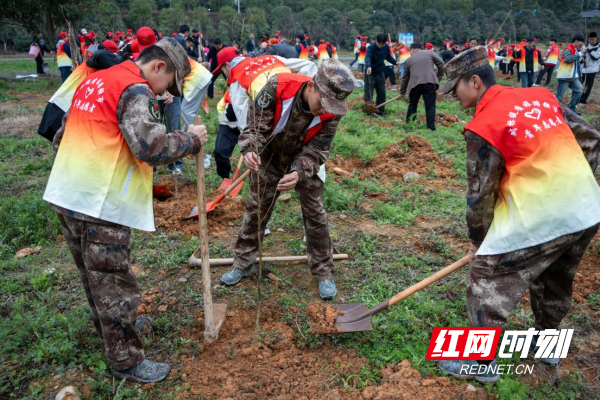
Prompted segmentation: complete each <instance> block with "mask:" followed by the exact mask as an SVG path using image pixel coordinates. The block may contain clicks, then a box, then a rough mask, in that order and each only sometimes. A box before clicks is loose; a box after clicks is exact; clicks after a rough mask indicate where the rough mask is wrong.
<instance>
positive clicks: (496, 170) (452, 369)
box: [438, 47, 600, 383]
mask: <svg viewBox="0 0 600 400" xmlns="http://www.w3.org/2000/svg"><path fill="white" fill-rule="evenodd" d="M446 70H447V72H448V83H447V84H446V86H445V87H444V88H443V89H442V90H441V91H440V92H441V93H442V94H446V93H449V92H452V96H453V97H454V98H456V99H457V100H458V101H459V103H460V105H461V106H462V107H463V108H475V115H474V117H473V119H472V120H471V121H470V122H469V123H467V125H466V126H465V128H464V131H463V134H464V136H465V139H466V143H467V144H466V147H467V183H468V190H467V226H468V235H469V238H470V239H471V249H470V250H469V264H470V266H469V276H468V283H467V310H468V317H469V325H470V326H471V327H505V326H506V324H507V320H508V317H509V316H510V314H511V313H512V311H513V309H514V308H515V307H516V306H517V303H518V302H519V301H520V300H521V298H522V297H523V295H524V294H525V292H526V291H527V290H528V289H529V295H530V298H531V308H532V310H533V315H534V323H533V329H534V330H535V333H532V336H528V337H527V339H525V341H524V342H523V349H524V353H525V354H527V352H529V353H531V352H532V351H536V347H537V348H538V349H537V351H539V348H540V347H541V345H542V343H539V342H538V340H537V338H538V335H537V333H539V332H541V331H544V330H551V329H558V328H559V325H560V323H561V321H562V319H563V318H564V317H565V316H566V315H567V313H568V311H569V309H570V307H571V304H572V297H573V279H574V277H575V274H576V272H577V267H578V266H579V263H580V261H581V258H582V256H583V254H584V252H585V249H586V247H587V246H588V245H589V243H590V241H591V240H592V238H593V237H594V235H595V234H596V232H597V231H598V226H599V225H598V224H599V223H600V188H599V187H598V184H597V183H596V180H595V179H594V170H595V169H596V168H597V166H598V149H599V145H600V133H598V132H597V131H596V130H595V129H594V128H593V127H592V126H591V125H590V124H588V123H587V122H586V121H584V120H583V119H581V118H579V117H578V116H577V115H575V114H574V113H572V112H571V111H570V110H568V109H567V108H566V107H561V105H560V103H559V102H558V101H557V100H556V98H555V97H554V95H553V94H552V93H551V92H550V91H549V90H547V89H544V88H526V89H523V88H511V87H504V86H500V85H496V80H495V77H494V70H493V69H492V68H491V67H490V66H489V64H488V57H487V50H486V49H485V48H484V47H478V48H475V49H471V50H469V51H467V52H465V53H463V54H461V55H460V56H458V57H457V58H455V59H454V60H452V61H450V62H449V63H448V64H447V65H446ZM512 343H513V344H514V343H515V342H514V341H513V342H512ZM547 349H548V353H546V352H544V355H543V356H542V357H541V361H543V362H545V363H547V364H551V365H556V364H558V363H559V361H560V358H564V356H565V355H561V354H559V353H561V351H562V350H564V348H563V349H561V351H559V350H557V347H556V346H554V347H548V348H547ZM507 350H508V349H506V348H504V349H502V348H501V349H500V351H505V352H506V351H507ZM521 354H523V353H521ZM521 357H523V356H521ZM470 363H471V361H440V362H439V364H438V365H439V366H440V367H441V368H442V369H443V370H444V371H445V372H447V373H449V374H451V375H453V376H456V377H459V378H475V380H476V381H478V382H482V383H487V382H496V381H497V380H498V379H499V377H500V376H499V374H498V369H497V364H496V362H495V361H477V363H478V364H479V366H478V367H482V365H485V368H476V370H478V371H477V372H476V373H471V372H470V371H469V368H468V366H469V365H470ZM465 367H466V368H465ZM480 371H481V373H478V372H480Z"/></svg>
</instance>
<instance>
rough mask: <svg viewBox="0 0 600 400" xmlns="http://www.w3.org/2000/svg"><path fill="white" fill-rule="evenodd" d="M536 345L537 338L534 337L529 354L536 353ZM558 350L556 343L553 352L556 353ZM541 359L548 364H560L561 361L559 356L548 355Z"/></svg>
mask: <svg viewBox="0 0 600 400" xmlns="http://www.w3.org/2000/svg"><path fill="white" fill-rule="evenodd" d="M536 347H537V338H536V337H534V338H533V340H532V341H531V346H529V354H531V356H534V355H535V353H536V351H537V350H536ZM555 352H556V345H554V348H553V349H552V354H554V353H555ZM540 361H542V362H544V363H546V364H548V365H558V363H559V362H560V358H558V357H546V358H543V357H541V358H540Z"/></svg>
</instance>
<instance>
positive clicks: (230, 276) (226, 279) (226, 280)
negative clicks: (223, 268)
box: [220, 266, 255, 286]
mask: <svg viewBox="0 0 600 400" xmlns="http://www.w3.org/2000/svg"><path fill="white" fill-rule="evenodd" d="M254 272H255V269H254V266H252V268H249V269H248V270H247V271H241V270H239V269H237V268H233V267H232V268H231V269H230V270H229V271H227V272H226V273H225V274H223V276H222V277H221V279H220V281H221V283H222V284H223V285H226V286H233V285H236V284H238V283H239V282H240V281H241V280H242V278H247V277H249V276H251V275H252V274H254Z"/></svg>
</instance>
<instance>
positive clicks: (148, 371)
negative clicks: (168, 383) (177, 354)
mask: <svg viewBox="0 0 600 400" xmlns="http://www.w3.org/2000/svg"><path fill="white" fill-rule="evenodd" d="M170 372H171V366H170V365H169V364H163V363H159V362H155V361H151V360H148V359H144V361H142V362H141V363H139V364H138V365H136V366H135V367H131V368H129V369H124V370H121V371H118V370H116V369H113V370H112V373H113V375H114V376H116V377H117V378H121V379H123V378H125V379H129V380H132V381H136V382H140V383H154V382H160V381H164V380H165V378H166V377H167V376H169V373H170Z"/></svg>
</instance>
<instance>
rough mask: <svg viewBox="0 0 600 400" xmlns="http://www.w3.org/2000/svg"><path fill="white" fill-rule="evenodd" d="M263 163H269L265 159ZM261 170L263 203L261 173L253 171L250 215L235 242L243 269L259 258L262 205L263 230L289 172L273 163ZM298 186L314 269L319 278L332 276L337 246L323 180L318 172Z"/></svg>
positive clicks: (238, 265) (236, 265)
mask: <svg viewBox="0 0 600 400" xmlns="http://www.w3.org/2000/svg"><path fill="white" fill-rule="evenodd" d="M263 163H265V161H264V160H263ZM259 173H260V193H261V199H260V200H261V201H260V204H259V203H258V196H257V193H256V188H257V185H256V182H257V181H256V179H257V176H256V173H252V174H250V194H249V196H248V202H247V204H246V215H245V216H244V222H243V225H242V229H241V230H240V233H239V235H238V239H237V242H236V244H235V258H234V261H233V267H234V268H237V269H240V270H242V271H245V270H247V269H248V268H251V267H252V265H253V264H254V261H255V260H256V257H258V237H257V232H258V210H259V207H260V212H261V220H262V221H261V222H262V223H261V224H260V225H261V228H260V232H263V231H264V228H265V226H266V225H267V223H268V222H269V219H270V218H271V214H272V212H273V208H274V207H275V201H276V200H277V198H278V197H279V194H280V192H279V191H278V190H277V184H278V183H279V180H280V179H281V178H282V177H283V175H284V174H285V170H282V169H278V168H277V167H276V166H274V165H273V164H269V166H268V167H267V168H266V169H263V167H262V166H261V167H260V169H259ZM295 189H296V193H297V194H298V197H299V198H300V204H301V206H302V216H303V219H304V230H305V234H306V252H307V254H308V265H309V267H310V272H311V273H312V274H313V276H314V277H315V278H316V279H317V280H324V279H332V278H333V247H332V245H331V239H330V238H329V228H328V226H327V224H328V220H327V213H326V212H325V209H324V208H323V182H322V181H321V179H319V177H318V176H316V175H315V176H313V177H312V178H310V179H307V180H304V181H299V182H298V183H297V184H296V188H295Z"/></svg>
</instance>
